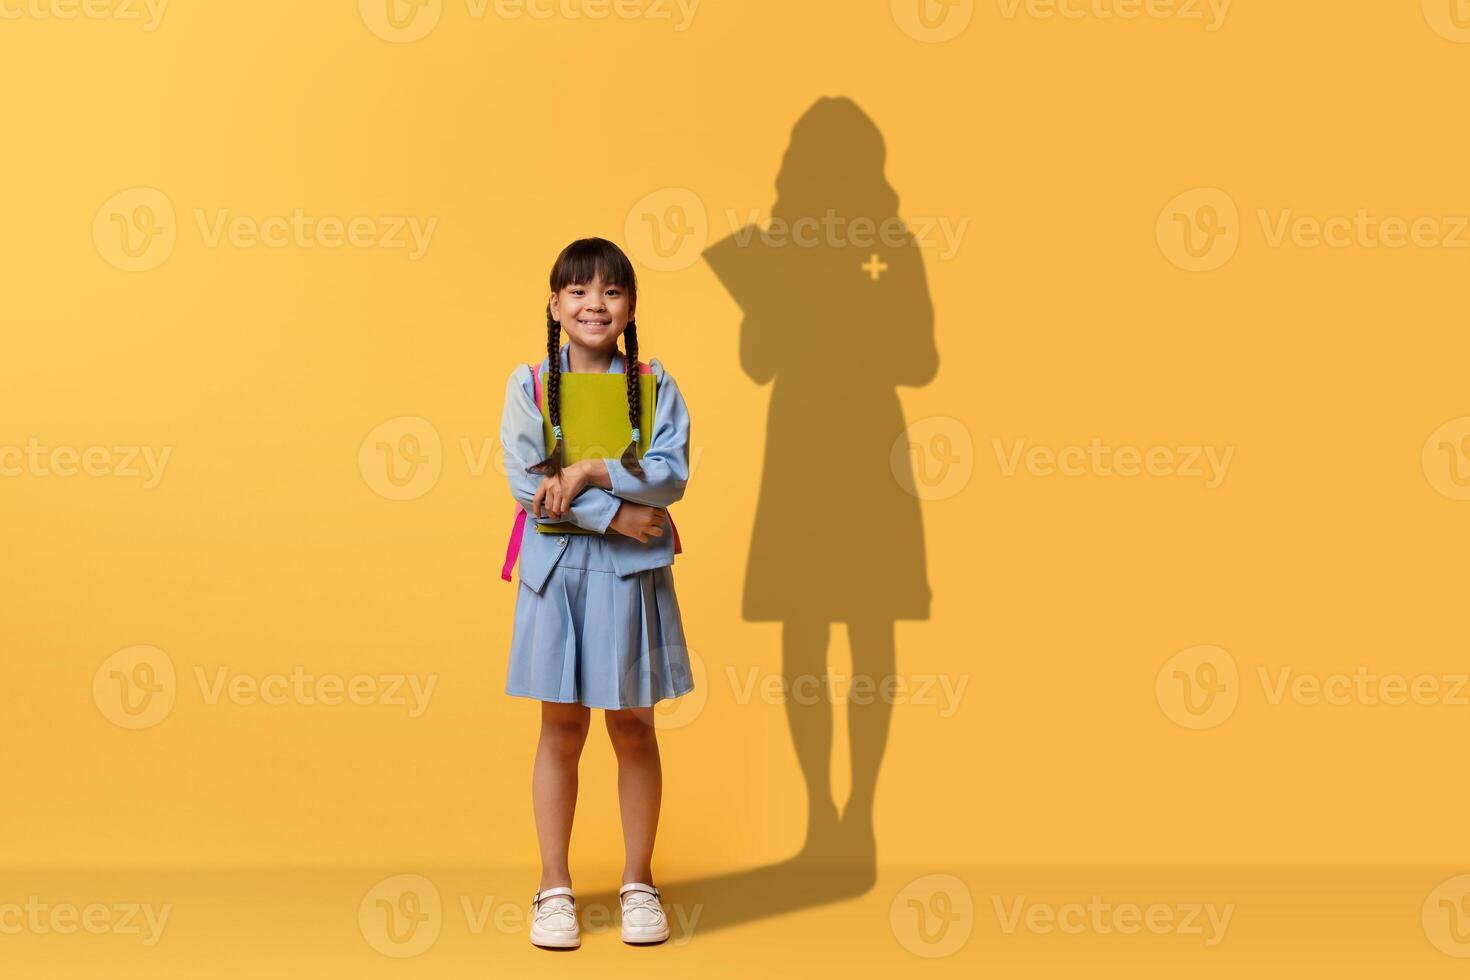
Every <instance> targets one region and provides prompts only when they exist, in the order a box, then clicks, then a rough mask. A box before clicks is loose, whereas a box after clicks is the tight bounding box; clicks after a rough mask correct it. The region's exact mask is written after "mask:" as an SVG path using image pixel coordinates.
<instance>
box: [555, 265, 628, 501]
mask: <svg viewBox="0 0 1470 980" xmlns="http://www.w3.org/2000/svg"><path fill="white" fill-rule="evenodd" d="M598 276H601V277H602V281H603V283H604V284H605V285H609V286H621V287H622V288H623V289H626V290H627V291H628V326H627V329H625V330H624V331H623V376H624V377H625V378H626V379H627V383H628V424H629V425H630V426H631V427H632V428H633V431H634V438H633V440H632V441H631V442H629V443H628V448H626V449H624V450H623V456H622V459H621V460H620V462H621V463H622V464H623V467H624V468H625V469H627V470H628V472H629V473H633V474H635V475H637V476H640V477H641V476H642V475H643V467H642V466H641V465H639V463H638V324H637V321H636V320H635V319H634V318H633V313H634V311H636V310H637V308H638V277H637V276H636V275H635V274H634V272H633V263H631V262H629V261H628V257H627V256H626V255H624V254H623V250H622V249H620V248H618V247H617V246H616V245H614V244H613V243H612V242H610V241H608V240H607V239H605V238H579V239H577V240H576V241H575V242H572V244H570V245H568V246H567V247H566V248H564V249H562V250H561V254H560V255H558V256H557V257H556V261H555V262H554V263H553V264H552V266H551V291H552V292H553V293H559V292H561V291H562V289H564V288H565V287H567V286H574V285H578V286H579V285H583V284H585V283H589V282H591V281H592V280H593V279H595V278H597V277H598ZM546 353H547V374H546V404H547V406H548V408H549V412H548V414H550V416H551V424H552V427H553V429H554V430H560V428H561V398H560V395H561V323H560V322H558V321H557V319H556V318H555V317H554V316H552V315H551V302H550V301H549V300H548V301H547V303H546ZM565 456H566V453H565V450H563V448H562V438H561V436H560V435H559V434H558V435H557V437H556V444H555V445H554V446H552V447H551V453H550V455H548V456H547V457H546V458H545V459H543V460H542V461H541V462H539V463H536V464H535V465H533V466H528V467H526V471H527V472H528V473H540V474H542V475H543V476H555V475H556V474H557V473H560V472H561V471H562V467H563V466H564V465H565Z"/></svg>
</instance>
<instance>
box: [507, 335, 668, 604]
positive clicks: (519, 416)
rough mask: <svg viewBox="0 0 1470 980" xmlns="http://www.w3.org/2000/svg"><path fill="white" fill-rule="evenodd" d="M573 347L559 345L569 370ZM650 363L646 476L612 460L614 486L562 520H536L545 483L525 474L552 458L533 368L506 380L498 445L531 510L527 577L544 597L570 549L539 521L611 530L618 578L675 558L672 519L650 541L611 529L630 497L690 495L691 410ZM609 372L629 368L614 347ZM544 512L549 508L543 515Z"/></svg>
mask: <svg viewBox="0 0 1470 980" xmlns="http://www.w3.org/2000/svg"><path fill="white" fill-rule="evenodd" d="M570 347H571V345H570V344H563V345H562V348H561V369H562V370H563V371H568V370H570V369H569V367H568V364H567V358H568V351H569V350H570ZM548 367H549V362H548V359H547V358H544V357H543V358H542V359H541V376H542V377H545V376H546V371H547V369H548ZM649 367H650V368H652V369H653V377H654V383H655V386H656V390H657V392H658V395H657V397H656V398H655V399H654V419H653V433H652V435H651V436H650V437H649V446H648V449H647V450H646V451H645V452H644V454H643V455H642V456H641V457H640V458H639V463H640V464H641V465H642V467H643V476H642V477H638V476H635V475H634V474H632V473H630V472H628V470H627V467H625V466H623V464H622V463H621V462H620V461H618V460H616V459H608V460H606V463H607V475H608V477H609V478H610V480H611V483H612V489H611V490H604V489H603V488H601V487H594V486H588V487H586V488H584V489H583V490H582V492H581V493H579V494H577V496H576V499H574V500H573V501H572V506H571V508H570V509H569V510H568V511H567V512H566V513H565V514H563V515H562V516H561V517H559V518H551V517H537V516H536V515H535V514H533V513H531V499H532V498H533V497H534V496H535V495H536V488H537V487H539V486H540V485H541V477H540V475H539V474H536V473H527V472H526V467H527V466H532V465H534V464H536V463H539V462H540V461H541V460H542V459H544V458H545V457H546V441H545V434H544V432H543V429H542V421H541V410H540V409H539V408H537V407H536V395H535V393H534V391H533V389H532V387H531V369H530V367H528V366H527V365H525V364H519V365H517V366H516V369H515V370H514V371H512V372H511V375H510V378H509V380H507V381H506V385H505V411H504V413H503V414H502V415H501V419H500V445H501V447H502V448H503V450H504V452H505V469H506V478H507V479H508V480H509V482H510V492H511V496H512V497H514V498H515V500H516V503H518V504H520V505H521V508H522V509H523V510H525V512H526V525H525V529H524V532H523V533H522V536H521V556H520V574H521V581H522V582H524V583H525V584H526V585H529V586H530V587H531V588H532V590H534V591H535V592H537V593H538V594H539V593H540V592H541V590H542V589H544V588H545V587H546V580H547V578H549V577H550V575H551V570H552V569H553V568H555V567H556V563H557V562H558V561H560V560H561V556H562V554H563V553H564V552H565V550H566V547H567V535H565V534H541V533H539V532H537V530H536V529H535V528H534V527H533V526H532V525H533V524H557V523H561V522H562V521H571V522H572V523H574V524H576V525H577V526H578V527H585V528H587V529H588V530H591V531H596V532H598V533H599V534H606V535H607V536H606V537H605V538H604V539H603V540H604V541H605V542H606V544H607V547H608V552H609V553H610V555H611V558H612V564H613V568H614V570H615V571H616V572H617V574H618V575H620V576H624V575H632V574H633V573H634V572H642V571H647V570H648V569H650V568H658V567H659V566H661V565H672V564H673V563H674V535H673V529H672V528H671V527H670V526H669V525H668V524H665V525H664V528H663V532H664V533H663V534H662V535H660V536H657V537H654V536H650V537H649V539H648V540H647V541H646V542H645V541H639V540H638V539H637V538H630V537H627V536H626V535H622V534H618V533H616V532H611V533H609V532H608V530H607V526H608V524H609V523H610V522H611V521H612V519H613V515H614V514H616V513H617V512H618V508H619V507H620V506H622V502H623V501H624V500H631V501H633V502H635V503H640V504H648V505H649V506H651V507H668V506H669V505H670V504H672V503H674V502H675V501H676V500H678V499H679V498H680V497H682V496H684V487H685V485H686V484H687V483H688V482H689V410H688V408H687V407H686V406H685V404H684V398H683V396H682V395H681V394H680V393H679V386H678V385H677V384H675V383H674V379H673V377H672V376H671V375H670V374H669V373H668V372H667V371H665V370H664V368H663V365H662V364H661V363H660V362H659V360H658V358H652V359H651V360H650V361H649ZM607 373H608V374H622V373H623V355H622V352H621V351H618V352H614V354H613V358H612V363H611V364H609V365H608V368H607ZM545 512H546V510H545V508H544V507H543V508H542V513H543V514H544V513H545Z"/></svg>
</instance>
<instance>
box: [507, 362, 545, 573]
mask: <svg viewBox="0 0 1470 980" xmlns="http://www.w3.org/2000/svg"><path fill="white" fill-rule="evenodd" d="M531 390H532V391H533V392H535V393H536V407H537V408H538V409H539V408H540V407H541V365H539V364H532V365H531ZM525 531H526V509H525V508H524V507H522V506H521V505H519V504H517V505H516V520H515V523H514V524H513V525H511V529H510V540H509V541H507V542H506V543H505V564H503V565H501V566H500V577H501V578H503V579H505V580H506V581H507V582H509V581H510V570H511V569H512V568H515V567H516V559H518V558H520V557H521V537H522V535H524V534H525Z"/></svg>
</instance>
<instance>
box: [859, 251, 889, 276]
mask: <svg viewBox="0 0 1470 980" xmlns="http://www.w3.org/2000/svg"><path fill="white" fill-rule="evenodd" d="M858 268H860V269H862V270H863V271H864V272H866V273H867V274H868V275H870V276H872V277H873V281H874V282H877V281H878V277H879V276H881V275H882V274H883V273H885V272H887V271H888V263H887V262H884V261H882V260H881V259H879V258H878V253H876V252H874V253H873V256H872V258H870V259H868V261H866V262H864V263H863V264H862V265H860V266H858Z"/></svg>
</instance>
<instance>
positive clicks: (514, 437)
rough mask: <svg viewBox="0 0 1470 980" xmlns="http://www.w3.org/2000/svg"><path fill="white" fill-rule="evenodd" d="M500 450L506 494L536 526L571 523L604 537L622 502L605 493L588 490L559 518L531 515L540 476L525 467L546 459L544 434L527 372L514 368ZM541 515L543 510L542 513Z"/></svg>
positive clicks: (529, 374)
mask: <svg viewBox="0 0 1470 980" xmlns="http://www.w3.org/2000/svg"><path fill="white" fill-rule="evenodd" d="M500 446H501V448H502V449H503V450H504V451H505V476H506V479H507V480H508V481H509V482H510V493H511V496H513V497H514V498H515V499H516V503H518V504H520V505H521V508H522V509H523V510H525V512H526V515H527V517H529V518H530V519H531V520H533V521H535V522H536V523H537V524H559V523H561V522H562V521H571V522H572V523H573V524H575V525H577V526H578V527H582V528H586V529H587V530H589V531H596V532H597V533H598V534H606V533H607V526H608V525H609V524H610V523H612V519H613V517H614V515H616V514H617V512H618V508H619V507H621V506H622V505H623V502H622V501H621V500H619V499H618V498H617V497H615V496H613V495H612V494H610V493H608V492H607V491H606V490H603V489H600V488H598V487H595V486H589V487H587V488H585V489H584V490H582V492H581V493H579V494H577V496H576V499H574V500H573V501H572V506H571V509H570V510H568V511H566V513H564V514H563V515H562V516H561V517H550V516H547V517H537V516H536V515H535V514H534V513H532V512H531V501H532V500H533V499H534V498H535V496H536V490H537V488H538V487H540V486H541V476H540V474H537V473H527V472H526V467H527V466H533V465H535V464H536V463H539V462H540V461H541V460H542V459H544V458H545V457H546V444H545V433H544V431H543V430H542V421H541V411H540V410H539V409H538V408H537V407H536V401H535V395H534V394H533V393H532V391H531V372H530V371H529V370H524V371H523V370H521V369H520V368H517V369H516V370H515V371H514V372H512V373H511V376H510V380H509V381H507V382H506V385H505V411H504V412H503V413H502V414H501V416H500ZM542 513H545V509H544V508H543V509H542Z"/></svg>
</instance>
